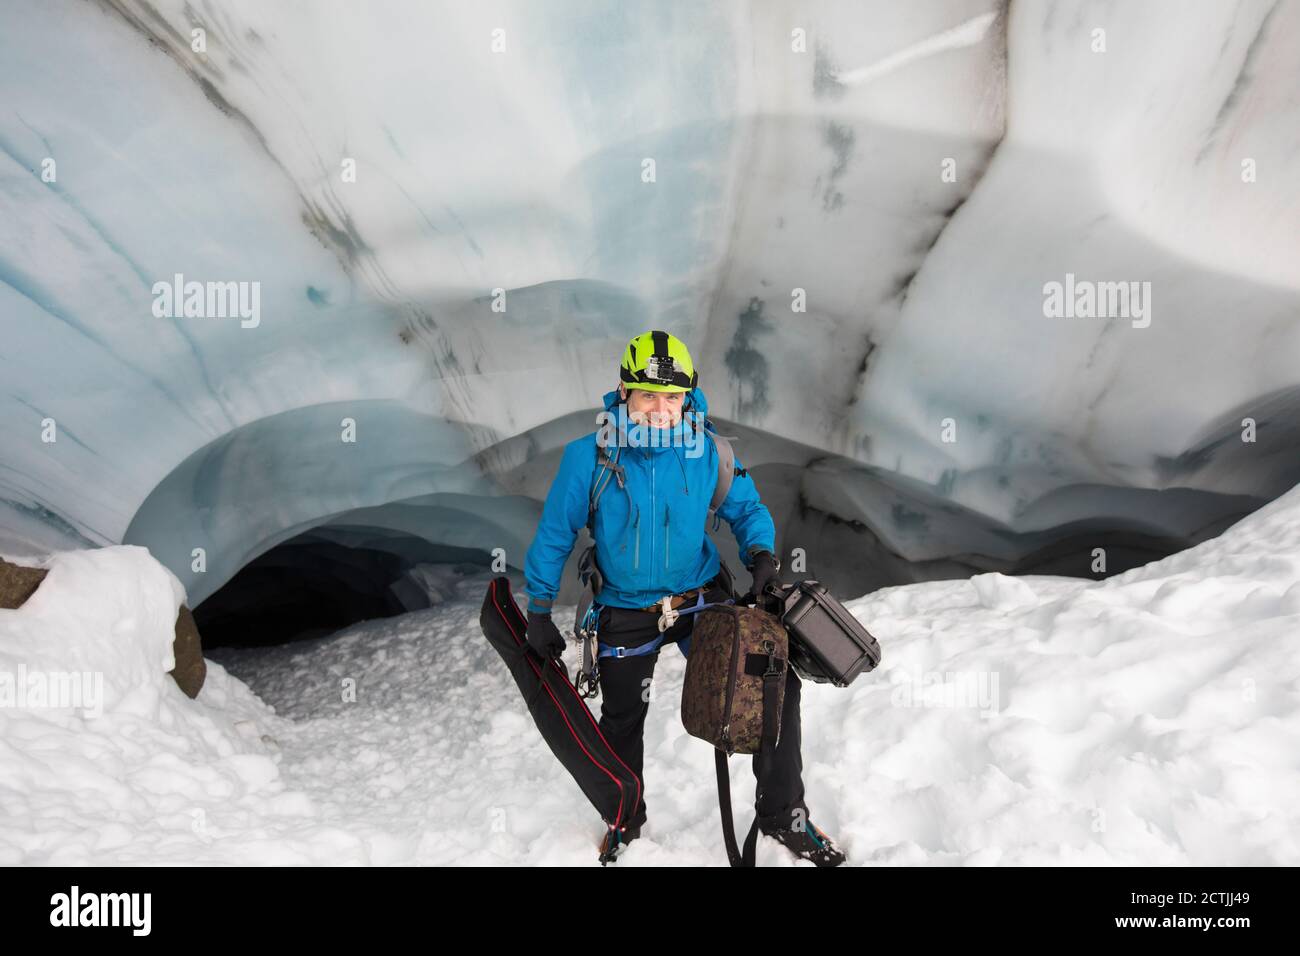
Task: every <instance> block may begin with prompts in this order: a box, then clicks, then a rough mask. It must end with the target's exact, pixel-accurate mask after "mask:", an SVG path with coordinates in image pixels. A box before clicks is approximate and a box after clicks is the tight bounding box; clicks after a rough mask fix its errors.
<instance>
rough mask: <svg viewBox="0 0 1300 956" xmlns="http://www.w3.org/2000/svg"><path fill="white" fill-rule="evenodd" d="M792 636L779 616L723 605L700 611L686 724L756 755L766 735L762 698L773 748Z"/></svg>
mask: <svg viewBox="0 0 1300 956" xmlns="http://www.w3.org/2000/svg"><path fill="white" fill-rule="evenodd" d="M788 656H789V635H788V633H787V632H786V629H785V627H784V626H783V625H782V624H781V620H780V618H778V617H776V616H775V615H773V614H769V613H768V612H767V611H764V610H761V609H760V608H756V607H745V606H743V605H734V604H723V605H719V606H717V607H711V608H708V609H707V610H704V611H701V612H700V614H699V617H697V618H696V620H695V623H694V628H693V629H692V631H691V644H690V654H689V656H688V657H687V658H686V682H685V686H684V687H683V688H682V725H683V726H685V728H686V732H687V733H689V734H691V735H692V736H694V737H699V738H700V739H701V740H707V741H708V742H709V743H711V744H713V746H715V747H717V748H718V749H719V750H721V751H722V752H723V753H726V754H733V753H739V754H755V753H758V752H759V749H760V747H761V744H762V737H763V715H764V706H763V697H764V687H765V686H766V688H767V692H768V695H769V698H770V704H771V706H770V707H769V708H767V709H768V710H769V711H771V713H770V719H771V721H772V734H771V736H772V746H773V748H775V747H776V741H777V739H778V738H779V737H780V735H781V707H782V705H783V703H784V701H785V666H786V661H787V659H788Z"/></svg>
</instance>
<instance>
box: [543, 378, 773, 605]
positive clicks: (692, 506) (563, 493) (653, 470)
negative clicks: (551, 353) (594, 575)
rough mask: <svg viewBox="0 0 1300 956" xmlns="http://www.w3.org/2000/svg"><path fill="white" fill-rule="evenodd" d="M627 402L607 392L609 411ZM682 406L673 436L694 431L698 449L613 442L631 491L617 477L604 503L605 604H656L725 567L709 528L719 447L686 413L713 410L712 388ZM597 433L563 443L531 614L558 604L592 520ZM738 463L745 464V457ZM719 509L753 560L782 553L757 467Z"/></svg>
mask: <svg viewBox="0 0 1300 956" xmlns="http://www.w3.org/2000/svg"><path fill="white" fill-rule="evenodd" d="M618 404H619V398H618V390H617V389H614V390H611V391H609V392H606V393H605V409H606V411H609V412H616V411H617V409H616V408H615V406H616V405H618ZM682 407H683V415H682V420H681V421H680V422H678V424H677V425H676V426H675V427H674V428H673V429H672V432H673V434H674V435H675V436H677V437H679V438H680V437H681V436H682V435H683V434H686V435H688V438H689V441H690V442H691V443H692V444H693V447H694V452H692V449H691V446H690V445H687V446H685V447H682V446H680V445H679V444H677V445H675V444H672V443H668V444H658V445H653V444H651V445H647V443H646V442H644V441H640V444H641V446H642V447H631V446H630V445H629V446H627V447H623V448H622V449H621V451H620V450H619V449H618V447H617V446H616V445H615V444H614V443H611V444H610V446H609V452H610V454H611V455H613V454H615V453H616V452H618V453H619V454H618V462H619V464H621V465H622V466H623V468H624V471H625V476H626V489H625V490H624V489H620V488H619V486H618V481H617V478H616V477H615V476H614V475H613V474H612V473H611V474H609V475H608V484H605V485H604V486H603V491H602V492H601V495H600V501H599V503H598V506H597V508H596V514H595V521H594V525H593V528H592V535H593V538H594V539H595V543H596V566H597V567H598V568H599V569H600V573H601V574H602V575H603V576H604V587H603V589H602V590H601V592H600V596H599V598H598V599H597V600H598V601H599V602H600V603H601V604H608V605H613V606H614V607H647V606H649V605H651V604H654V603H656V602H657V601H659V600H661V599H662V598H663V596H664V595H665V594H678V593H680V592H682V591H687V590H690V589H691V588H694V587H698V586H699V585H701V584H704V583H705V582H707V581H709V580H710V579H711V578H713V576H714V575H716V574H717V573H718V568H719V557H718V549H717V548H716V547H715V546H714V544H713V541H712V540H711V539H710V538H709V536H708V535H707V534H706V533H705V524H706V522H707V519H708V513H709V502H710V501H711V500H712V498H713V490H714V488H716V487H717V484H718V451H717V447H716V446H715V445H714V443H713V441H712V439H704V440H702V441H701V439H700V436H699V434H698V433H692V432H691V425H690V424H688V419H687V416H686V414H685V413H686V412H687V411H690V410H692V409H694V410H695V411H697V412H698V413H699V414H700V415H701V416H707V415H708V410H709V406H708V402H707V401H706V400H705V398H704V393H703V392H702V391H700V389H699V388H694V389H692V390H691V391H690V392H688V393H687V395H686V398H685V399H684V400H683V402H682ZM700 420H701V421H702V420H703V419H702V418H701V419H700ZM683 429H685V432H683ZM647 431H648V429H647V428H646V427H645V426H639V425H632V426H631V427H630V428H628V429H627V430H626V431H624V435H627V434H628V433H639V435H641V436H643V435H644V434H645V433H646V432H647ZM596 435H597V432H594V431H593V432H592V433H591V434H589V435H584V436H583V437H581V438H575V439H574V440H573V441H571V442H569V443H568V444H567V445H565V446H564V456H563V458H562V459H561V460H560V469H559V471H558V472H557V474H556V476H555V481H554V482H553V483H552V484H551V489H550V492H549V493H548V494H547V496H546V503H545V504H544V505H543V506H542V517H541V521H540V522H538V525H537V533H536V535H535V536H534V537H533V543H532V545H531V546H530V547H529V549H528V554H527V556H526V557H525V559H524V576H525V578H526V580H527V592H528V598H529V600H528V609H529V610H530V611H542V612H545V611H549V610H550V608H551V603H552V602H553V601H554V600H555V596H556V594H557V593H559V589H560V576H561V574H562V573H563V570H564V564H565V562H566V561H567V560H568V558H569V554H570V552H571V551H572V550H573V544H574V541H575V540H576V539H577V536H578V532H579V531H580V530H581V529H582V528H583V527H584V526H585V525H586V524H587V515H588V507H589V504H590V501H591V493H592V490H593V489H592V485H593V482H594V481H595V480H596V478H597V476H598V475H599V474H600V473H601V471H603V470H604V469H602V468H600V467H599V464H598V462H597V459H596ZM701 451H702V453H700V452H701ZM736 468H737V470H739V469H740V468H741V461H740V458H739V456H737V457H736ZM718 515H719V516H720V517H721V518H722V519H723V520H724V521H726V522H727V525H728V526H729V527H730V528H731V532H732V534H734V535H735V536H736V541H737V543H738V544H739V545H740V554H741V555H742V556H743V557H744V560H745V561H746V562H747V563H748V560H749V556H750V552H752V551H758V550H768V551H771V552H772V553H774V554H775V553H776V527H775V525H774V524H773V523H772V516H771V514H770V513H769V512H768V510H767V507H766V506H765V505H764V504H763V503H762V502H761V501H760V500H759V497H758V489H757V488H756V487H755V486H754V479H753V478H752V477H750V476H749V474H748V473H747V474H745V475H737V476H736V478H735V479H734V480H733V481H732V484H731V491H730V492H729V493H728V494H727V498H726V500H725V501H724V502H723V503H722V504H721V506H719V508H718Z"/></svg>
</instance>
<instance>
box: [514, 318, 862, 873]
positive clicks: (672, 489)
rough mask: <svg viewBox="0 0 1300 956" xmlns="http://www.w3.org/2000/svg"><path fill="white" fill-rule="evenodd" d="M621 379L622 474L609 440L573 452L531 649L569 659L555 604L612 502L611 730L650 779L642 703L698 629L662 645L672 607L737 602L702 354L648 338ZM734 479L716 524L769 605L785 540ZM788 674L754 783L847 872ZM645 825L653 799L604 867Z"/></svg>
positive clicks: (789, 839) (606, 568) (607, 709)
mask: <svg viewBox="0 0 1300 956" xmlns="http://www.w3.org/2000/svg"><path fill="white" fill-rule="evenodd" d="M619 379H620V381H619V384H618V388H617V389H615V390H613V391H610V392H607V393H606V394H605V409H606V411H608V412H610V413H611V414H613V415H617V414H618V413H619V411H620V407H619V406H620V405H624V404H625V406H626V407H625V409H622V410H624V411H625V412H626V416H625V420H624V421H623V422H622V423H620V424H619V425H618V429H617V436H616V437H615V438H613V439H612V440H611V442H609V443H608V445H609V447H608V451H609V455H610V457H611V459H612V460H613V461H612V464H611V465H610V466H608V467H606V465H605V463H604V462H600V461H598V448H597V442H596V438H597V433H596V432H593V433H592V434H589V435H585V436H583V437H582V438H578V439H575V440H574V441H571V442H569V443H568V445H566V446H565V449H564V455H563V458H562V460H561V462H560V468H559V472H558V473H557V474H556V477H555V481H554V483H553V484H552V485H551V489H550V492H549V493H548V495H547V497H546V503H545V505H544V506H543V508H542V517H541V521H540V522H539V524H538V527H537V533H536V536H535V537H534V539H533V543H532V546H531V547H530V548H529V549H528V555H527V557H526V559H525V562H524V573H525V577H526V579H527V591H528V596H529V601H528V631H527V639H528V643H529V644H530V645H531V646H532V647H533V649H534V650H536V651H537V652H538V653H539V654H541V655H543V656H547V655H549V656H556V657H558V656H559V655H560V654H561V653H562V652H563V650H564V638H563V636H562V635H561V634H560V631H559V628H558V627H556V625H555V623H554V621H553V620H552V619H551V605H552V602H553V601H554V599H555V595H556V594H557V593H558V592H559V587H560V575H561V573H562V570H563V568H564V564H565V562H566V561H567V560H568V557H569V554H570V552H571V551H572V550H573V544H574V541H575V540H576V538H577V535H578V531H579V530H580V529H581V528H582V527H584V526H585V525H586V524H587V523H588V517H589V514H591V512H590V510H589V509H590V505H591V500H592V497H593V494H594V493H596V492H599V496H598V497H597V499H596V501H597V507H596V509H595V512H594V514H592V515H591V520H592V535H593V538H594V539H595V548H596V550H595V557H596V566H597V568H598V569H599V571H600V574H601V576H602V579H603V583H602V587H601V591H600V594H599V597H598V598H597V599H596V601H595V602H594V603H593V607H594V608H595V609H596V611H597V613H598V617H597V621H598V634H599V640H600V643H601V645H610V646H614V647H620V646H621V647H622V648H624V651H623V652H622V655H623V656H617V657H604V658H602V660H601V664H600V690H601V695H602V705H601V716H600V730H601V733H602V734H604V736H605V738H606V739H607V740H608V741H609V743H610V745H611V746H612V747H613V748H614V750H615V751H616V752H617V753H618V755H619V757H620V758H621V759H622V760H623V762H624V763H626V764H627V765H628V766H629V767H630V768H631V769H632V770H633V771H635V772H636V773H637V775H638V776H640V775H641V773H642V763H643V760H642V758H643V744H642V732H643V730H644V727H645V719H646V714H647V713H648V711H649V707H650V705H649V703H648V701H647V700H646V699H645V698H644V696H643V695H644V692H645V690H646V688H647V687H648V685H649V681H650V679H651V678H652V677H653V674H654V668H655V663H656V662H657V661H658V658H659V647H660V646H661V643H670V642H678V641H683V640H684V639H686V638H689V637H690V633H691V630H692V628H693V626H694V621H695V616H694V615H693V614H691V613H682V614H681V615H680V616H679V617H678V618H677V619H676V621H675V622H669V621H668V619H667V617H665V623H666V624H667V629H666V630H664V631H663V633H662V638H661V634H660V628H659V623H660V615H661V614H663V613H664V611H665V608H664V604H663V601H664V598H665V597H668V598H669V601H670V606H671V607H672V608H677V607H679V606H682V605H686V608H689V607H690V606H691V605H694V604H695V603H696V600H697V597H698V592H699V591H700V590H701V589H703V591H704V600H705V602H706V603H707V602H714V601H724V600H726V599H727V598H728V597H733V596H734V594H733V593H732V592H731V591H730V589H729V587H728V582H727V580H726V575H725V572H722V570H721V564H720V559H719V556H718V550H717V548H716V547H715V546H714V544H713V542H712V540H711V539H710V538H709V536H708V535H707V534H706V533H705V524H706V519H707V517H708V509H709V503H710V500H711V498H712V496H713V491H714V488H715V487H716V485H717V480H718V453H717V448H716V447H715V445H714V442H713V441H712V439H711V438H708V437H706V432H705V430H704V426H703V423H704V418H705V416H706V415H707V414H708V403H707V401H706V400H705V398H704V393H703V392H702V391H700V389H699V388H698V385H697V381H698V377H697V376H696V374H695V366H694V363H692V361H691V356H690V353H689V352H688V351H687V349H686V346H685V345H684V344H683V343H682V342H681V340H679V339H677V338H676V337H675V336H672V335H669V334H668V333H666V332H662V331H657V330H656V331H651V332H646V333H644V334H643V335H639V336H637V337H636V338H634V339H632V341H631V342H629V343H628V345H627V348H626V349H625V350H624V353H623V361H622V364H621V366H620V368H619ZM688 413H689V414H688ZM627 420H630V422H631V423H632V424H631V425H630V426H629V425H628V424H627V423H626V422H627ZM652 430H653V431H654V432H657V434H652ZM735 466H736V467H735V478H734V480H733V482H732V485H731V489H730V491H729V492H728V494H727V497H726V500H725V501H723V503H722V504H721V505H720V506H719V507H718V510H717V514H718V516H719V517H720V518H721V519H723V520H725V521H726V522H727V524H728V526H729V527H730V528H731V531H732V533H733V534H734V535H735V536H736V541H737V543H738V544H739V546H740V553H741V555H742V558H743V560H744V561H745V564H746V567H747V568H748V569H749V571H750V574H751V575H752V578H753V593H754V594H759V593H761V591H762V589H763V587H764V586H765V585H766V584H767V583H768V582H774V583H777V584H779V583H780V579H779V578H778V576H777V575H778V571H779V568H780V565H779V562H778V561H777V560H776V556H775V550H776V529H775V526H774V525H773V522H772V516H771V514H770V513H769V512H768V510H767V508H766V507H765V506H764V505H763V503H762V502H761V501H760V500H759V496H758V490H757V489H756V487H755V485H754V479H753V478H752V477H751V476H750V475H749V474H748V473H747V472H745V471H744V469H743V467H742V466H741V462H740V460H739V459H738V458H737V459H736V462H735ZM598 483H599V486H598ZM686 608H683V610H686ZM678 646H679V648H681V647H682V645H681V644H679V645H678ZM683 653H686V651H685V650H684V649H683ZM786 672H787V675H788V676H787V678H786V690H785V704H784V709H783V713H782V718H781V728H782V729H781V737H780V742H779V745H778V746H777V749H776V753H775V756H774V760H773V766H771V767H767V768H765V767H764V766H763V763H762V760H761V757H760V756H757V755H756V756H755V757H754V776H755V777H756V778H758V779H759V780H760V781H762V780H763V779H764V777H763V773H764V771H765V770H766V771H767V776H766V786H765V787H763V788H762V789H761V792H759V793H758V795H757V801H756V811H757V813H758V817H759V826H760V829H761V830H762V832H764V833H766V834H767V835H769V836H772V837H774V838H775V839H777V840H778V841H780V842H781V843H782V844H783V845H785V846H786V847H787V848H789V849H790V850H791V851H792V852H793V853H794V854H795V855H797V856H799V857H802V858H805V859H810V860H812V861H813V862H815V863H817V864H818V865H819V866H836V865H838V864H840V863H842V862H844V855H843V854H842V853H840V851H839V850H838V849H837V848H836V847H835V845H834V844H833V843H832V842H831V841H830V839H829V838H828V837H827V836H826V835H825V834H824V833H822V832H821V831H820V830H818V829H817V828H816V827H814V826H813V825H812V823H811V821H810V820H809V819H808V807H807V804H805V803H804V799H803V798H804V788H803V780H802V777H801V774H802V769H803V765H802V757H801V754H800V750H799V748H800V728H799V696H800V680H799V677H798V675H797V674H795V672H794V670H793V668H787V669H786ZM643 779H644V778H643ZM645 820H646V806H645V801H644V799H643V800H642V802H641V805H640V806H639V807H638V808H637V812H636V813H635V814H634V815H633V817H632V818H631V820H630V821H629V822H628V824H627V825H626V826H625V827H622V828H620V829H619V830H618V831H615V830H614V829H613V828H611V830H610V832H609V833H608V834H606V837H605V845H604V846H602V847H601V852H602V855H604V854H605V852H606V851H607V850H609V849H610V847H611V845H614V846H616V845H617V844H618V843H627V842H629V841H631V840H633V839H635V838H636V837H638V836H639V835H640V832H641V827H642V826H643V825H644V824H645Z"/></svg>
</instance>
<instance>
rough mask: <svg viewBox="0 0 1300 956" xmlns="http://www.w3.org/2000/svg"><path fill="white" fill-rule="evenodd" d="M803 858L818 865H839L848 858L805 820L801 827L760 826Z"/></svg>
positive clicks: (828, 838) (766, 833)
mask: <svg viewBox="0 0 1300 956" xmlns="http://www.w3.org/2000/svg"><path fill="white" fill-rule="evenodd" d="M760 829H761V830H762V832H763V834H764V835H766V836H770V837H771V838H772V839H774V840H776V841H777V842H778V843H780V844H781V845H782V846H784V847H785V848H786V849H787V850H789V851H790V852H791V853H793V854H794V855H795V856H796V857H798V858H799V859H801V860H812V861H813V863H815V864H816V865H817V866H839V865H840V864H841V863H843V862H844V861H845V859H846V857H845V856H844V854H843V853H842V852H841V851H840V848H839V847H837V846H836V845H835V843H834V842H833V841H832V840H831V838H830V837H828V836H827V835H826V834H825V833H823V832H822V831H821V830H819V829H817V828H816V827H815V826H813V825H812V821H808V822H805V823H804V825H803V827H802V828H801V829H784V828H767V827H761V828H760Z"/></svg>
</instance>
